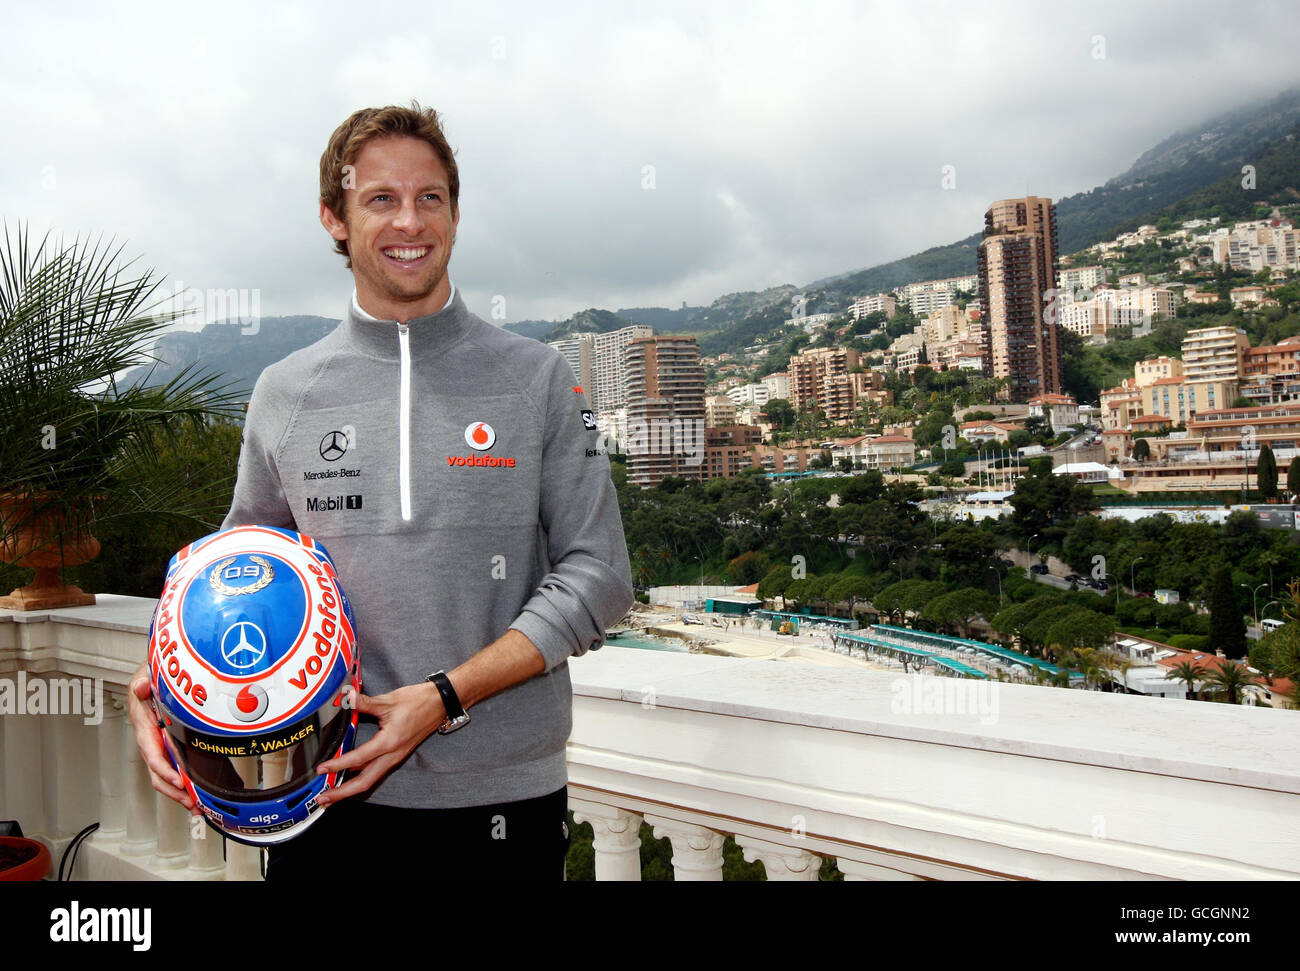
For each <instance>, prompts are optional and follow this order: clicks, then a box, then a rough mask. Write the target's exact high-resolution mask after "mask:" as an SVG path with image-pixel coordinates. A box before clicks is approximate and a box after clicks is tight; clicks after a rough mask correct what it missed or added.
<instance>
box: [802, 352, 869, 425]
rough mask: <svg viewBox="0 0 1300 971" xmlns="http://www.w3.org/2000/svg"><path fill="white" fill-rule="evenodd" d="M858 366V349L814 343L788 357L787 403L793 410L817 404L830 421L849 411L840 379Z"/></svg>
mask: <svg viewBox="0 0 1300 971" xmlns="http://www.w3.org/2000/svg"><path fill="white" fill-rule="evenodd" d="M857 366H858V352H857V351H855V350H853V349H852V348H844V347H817V348H813V349H811V350H806V351H801V352H800V353H798V354H796V355H795V356H794V357H792V358H790V365H789V374H790V396H789V400H790V403H791V404H792V405H793V406H794V407H795V409H796V410H797V411H804V410H807V409H810V408H821V409H822V410H823V411H825V412H826V417H827V418H828V419H829V420H830V421H842V420H844V419H847V418H849V417H850V416H852V414H853V401H852V399H851V396H850V395H849V392H848V390H847V389H848V387H849V385H848V383H847V382H845V381H842V380H837V379H840V378H844V377H846V376H847V375H848V372H849V370H850V369H852V368H855V367H857Z"/></svg>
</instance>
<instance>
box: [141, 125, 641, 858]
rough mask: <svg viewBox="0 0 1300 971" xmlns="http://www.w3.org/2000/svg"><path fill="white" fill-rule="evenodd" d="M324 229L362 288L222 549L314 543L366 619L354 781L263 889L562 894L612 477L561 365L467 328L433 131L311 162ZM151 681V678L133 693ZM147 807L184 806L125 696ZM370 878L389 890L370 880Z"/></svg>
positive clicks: (623, 555)
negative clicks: (156, 794)
mask: <svg viewBox="0 0 1300 971" xmlns="http://www.w3.org/2000/svg"><path fill="white" fill-rule="evenodd" d="M320 171H321V176H320V219H321V223H322V224H323V225H324V227H325V229H326V230H327V231H328V232H329V234H330V236H332V237H333V239H334V241H335V247H336V250H337V251H338V252H339V253H340V254H341V255H343V256H344V257H346V259H347V265H348V266H349V267H350V268H351V270H352V274H353V278H354V280H355V285H356V289H355V292H354V294H353V297H352V301H351V304H350V306H349V308H348V312H347V315H346V316H345V318H344V320H343V322H342V323H341V324H340V325H339V327H338V328H337V329H336V330H334V331H333V332H332V333H331V334H330V335H329V336H327V337H325V338H324V339H323V340H321V341H319V342H317V343H316V344H313V345H312V346H310V347H307V348H304V349H303V350H301V351H298V352H296V353H294V354H292V355H290V356H289V357H287V358H285V359H284V360H283V361H280V362H278V363H277V364H274V365H272V366H271V367H268V368H267V369H266V371H265V372H263V374H262V376H261V378H260V379H259V380H258V382H257V386H256V388H255V389H254V392H253V396H252V399H251V401H250V403H249V408H248V416H247V420H246V424H245V434H244V445H243V448H242V450H241V453H240V460H239V475H238V481H237V483H236V486H235V495H234V501H233V503H232V505H231V509H230V512H229V514H228V515H227V517H226V520H225V522H224V524H223V525H224V526H227V527H229V526H235V525H243V524H253V523H258V524H264V525H272V526H286V527H289V528H292V529H296V530H298V531H300V532H303V533H305V534H307V535H309V536H311V537H313V538H314V539H316V540H318V541H319V542H321V543H323V544H324V545H325V547H326V548H327V549H328V550H329V552H330V554H331V555H332V556H333V558H334V562H335V564H336V566H337V568H338V573H339V577H340V580H341V582H342V583H343V584H344V586H345V589H346V590H347V591H348V595H349V597H350V599H351V601H352V605H353V609H354V611H355V613H356V621H357V632H358V637H359V641H360V651H361V669H362V676H363V679H364V690H365V694H364V695H363V696H361V697H360V698H359V699H358V702H357V706H358V708H359V709H360V711H361V714H362V725H361V729H360V732H359V737H358V742H359V745H358V747H357V748H356V749H355V750H354V751H352V752H351V753H349V754H347V755H345V756H343V757H342V758H340V759H337V760H334V761H331V762H326V763H324V764H323V765H322V766H321V767H320V771H321V772H329V771H333V770H335V769H347V770H350V772H351V773H352V774H351V777H350V778H349V780H348V781H347V782H345V783H344V784H343V785H341V786H340V787H339V788H338V789H336V790H333V791H332V792H331V791H327V792H326V793H325V795H324V796H322V797H321V798H320V800H319V801H320V803H321V804H322V805H331V808H330V810H329V811H328V812H326V813H325V814H324V816H323V817H321V819H319V820H318V821H317V822H315V823H314V824H313V826H312V827H311V828H309V829H308V830H307V832H306V833H305V834H304V835H302V836H301V837H299V838H297V839H294V840H291V841H289V842H287V843H285V844H282V845H281V846H279V847H273V848H272V849H271V850H270V862H269V866H268V871H267V877H268V879H291V878H301V879H314V878H318V877H319V878H327V877H332V876H334V875H336V874H337V868H338V865H339V856H338V854H339V852H340V851H341V850H342V851H346V852H347V853H348V854H349V856H352V855H353V854H356V855H357V856H358V857H359V858H361V859H364V860H365V861H366V873H367V875H368V876H371V875H376V874H377V875H387V876H390V877H393V878H402V877H408V878H409V877H415V876H427V875H430V872H431V870H433V871H446V872H447V873H449V874H454V875H456V876H458V877H461V878H465V877H471V878H472V877H474V876H479V877H482V878H490V879H501V878H511V877H514V878H524V879H560V878H561V877H562V874H563V858H564V855H565V852H566V850H567V846H568V830H567V826H566V825H565V810H566V807H567V774H566V764H565V743H566V741H567V739H568V735H569V731H570V728H571V725H572V691H571V687H570V680H569V672H568V665H567V659H568V658H569V657H572V656H575V655H581V654H583V653H584V652H586V651H587V650H589V649H591V648H593V647H597V646H599V645H600V644H601V643H602V642H603V640H604V632H605V629H606V628H607V627H608V626H610V625H612V624H614V623H615V622H617V621H618V620H619V618H620V617H621V616H622V615H623V614H624V612H625V611H626V610H627V609H628V607H629V606H630V605H631V604H632V602H633V599H634V598H633V593H632V587H631V577H630V571H629V567H628V560H627V550H626V547H625V545H624V539H623V530H622V523H621V520H620V518H619V513H618V504H617V499H616V496H615V492H614V488H613V484H612V482H611V481H610V477H609V465H608V460H607V458H606V457H605V456H604V455H603V454H602V450H600V449H593V448H592V447H591V446H592V441H591V439H594V437H595V436H596V435H597V434H598V433H597V432H596V431H594V430H591V429H589V428H588V427H587V425H586V423H585V422H584V421H583V411H584V410H585V409H586V408H587V407H588V405H587V403H586V399H585V396H584V395H583V393H582V391H581V389H580V388H578V387H576V386H574V384H573V374H572V372H571V371H570V370H569V367H568V365H567V364H566V363H565V361H564V359H563V357H561V356H560V354H559V353H558V352H556V351H555V350H553V349H552V348H549V347H547V346H546V345H544V344H540V343H538V342H536V341H532V340H529V339H526V338H522V337H519V336H516V335H514V334H511V333H509V332H507V331H504V330H502V329H500V328H498V327H495V326H493V325H491V324H489V323H487V322H486V321H484V320H482V319H481V318H479V317H477V316H475V315H474V314H472V313H470V312H469V311H468V310H467V309H466V307H465V303H464V301H463V299H462V298H461V296H460V294H459V293H458V292H457V290H456V288H455V286H454V285H453V284H452V282H451V279H450V277H449V275H448V272H447V266H448V263H449V261H450V259H451V252H452V248H453V245H454V243H455V239H456V227H457V225H458V223H459V220H460V209H459V193H460V178H459V172H458V169H457V166H456V161H455V158H454V155H453V153H452V151H451V148H450V146H449V145H448V143H447V140H446V138H445V137H444V135H443V132H442V130H441V127H440V125H439V121H438V116H437V114H436V112H434V111H432V110H430V109H424V108H421V107H420V106H419V105H418V104H414V103H413V104H412V106H411V107H410V108H405V107H392V106H390V107H386V108H378V109H364V110H362V111H358V112H356V113H355V114H353V115H352V116H351V117H350V118H348V119H347V121H345V122H344V123H343V124H342V125H340V126H339V128H338V129H337V130H336V131H335V132H334V134H333V136H332V137H331V139H330V141H329V145H328V147H327V148H326V150H325V153H324V155H323V156H322V158H321V167H320ZM137 680H139V679H137ZM135 694H136V697H135V699H133V704H132V719H133V721H134V722H135V724H136V729H137V739H138V740H139V742H140V747H141V749H142V751H143V753H144V755H145V759H146V761H147V762H148V764H149V767H150V771H151V774H152V776H153V781H154V787H155V788H156V789H158V790H159V791H160V792H164V793H165V794H167V795H169V796H171V797H172V798H174V799H177V801H179V802H182V803H184V804H186V805H187V806H188V805H190V801H189V800H188V798H187V797H186V795H185V793H184V792H182V791H181V790H180V789H178V788H177V787H176V786H177V782H178V780H177V777H176V773H175V771H174V770H172V768H171V766H170V764H169V763H168V761H167V758H166V756H165V755H164V754H163V752H162V750H161V747H160V746H159V744H158V741H157V739H158V735H157V732H156V730H154V729H153V728H152V726H151V725H150V723H149V718H148V715H147V713H146V712H145V711H144V705H143V704H142V702H143V699H146V698H147V697H148V685H147V675H146V677H145V679H144V683H143V684H142V687H141V688H137V690H136V693H135ZM375 868H378V871H376V869H375Z"/></svg>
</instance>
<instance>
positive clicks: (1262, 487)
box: [1255, 444, 1277, 499]
mask: <svg viewBox="0 0 1300 971" xmlns="http://www.w3.org/2000/svg"><path fill="white" fill-rule="evenodd" d="M1255 478H1256V479H1257V480H1258V482H1259V494H1260V495H1261V496H1263V497H1264V498H1265V499H1276V498H1277V459H1275V458H1273V450H1272V449H1271V448H1269V447H1268V445H1267V444H1265V445H1261V446H1260V449H1259V462H1258V463H1256V466H1255Z"/></svg>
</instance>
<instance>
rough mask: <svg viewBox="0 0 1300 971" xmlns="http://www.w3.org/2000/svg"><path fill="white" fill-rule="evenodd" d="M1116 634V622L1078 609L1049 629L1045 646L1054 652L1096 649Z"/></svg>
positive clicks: (1103, 615) (1045, 638) (1095, 613)
mask: <svg viewBox="0 0 1300 971" xmlns="http://www.w3.org/2000/svg"><path fill="white" fill-rule="evenodd" d="M1114 634H1115V621H1114V620H1112V619H1111V618H1110V617H1107V616H1106V615H1105V614H1099V613H1097V611H1095V610H1081V609H1076V610H1075V611H1074V612H1073V613H1070V614H1066V615H1065V616H1064V617H1062V618H1061V619H1060V620H1058V621H1057V622H1056V623H1054V624H1052V626H1051V627H1049V628H1048V629H1047V633H1046V635H1044V637H1043V642H1044V644H1045V645H1046V646H1047V647H1049V648H1051V649H1052V650H1054V651H1075V652H1078V651H1079V650H1080V649H1082V648H1088V649H1096V648H1099V647H1101V646H1102V645H1104V644H1105V643H1106V642H1107V641H1109V640H1110V639H1111V637H1113V636H1114Z"/></svg>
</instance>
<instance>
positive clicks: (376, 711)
mask: <svg viewBox="0 0 1300 971" xmlns="http://www.w3.org/2000/svg"><path fill="white" fill-rule="evenodd" d="M349 691H350V692H351V697H352V707H354V708H355V709H356V710H357V711H359V712H361V713H362V714H363V715H381V714H383V706H382V705H379V704H376V702H375V699H374V698H372V697H370V695H363V694H362V693H361V692H359V691H355V690H352V689H349Z"/></svg>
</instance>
